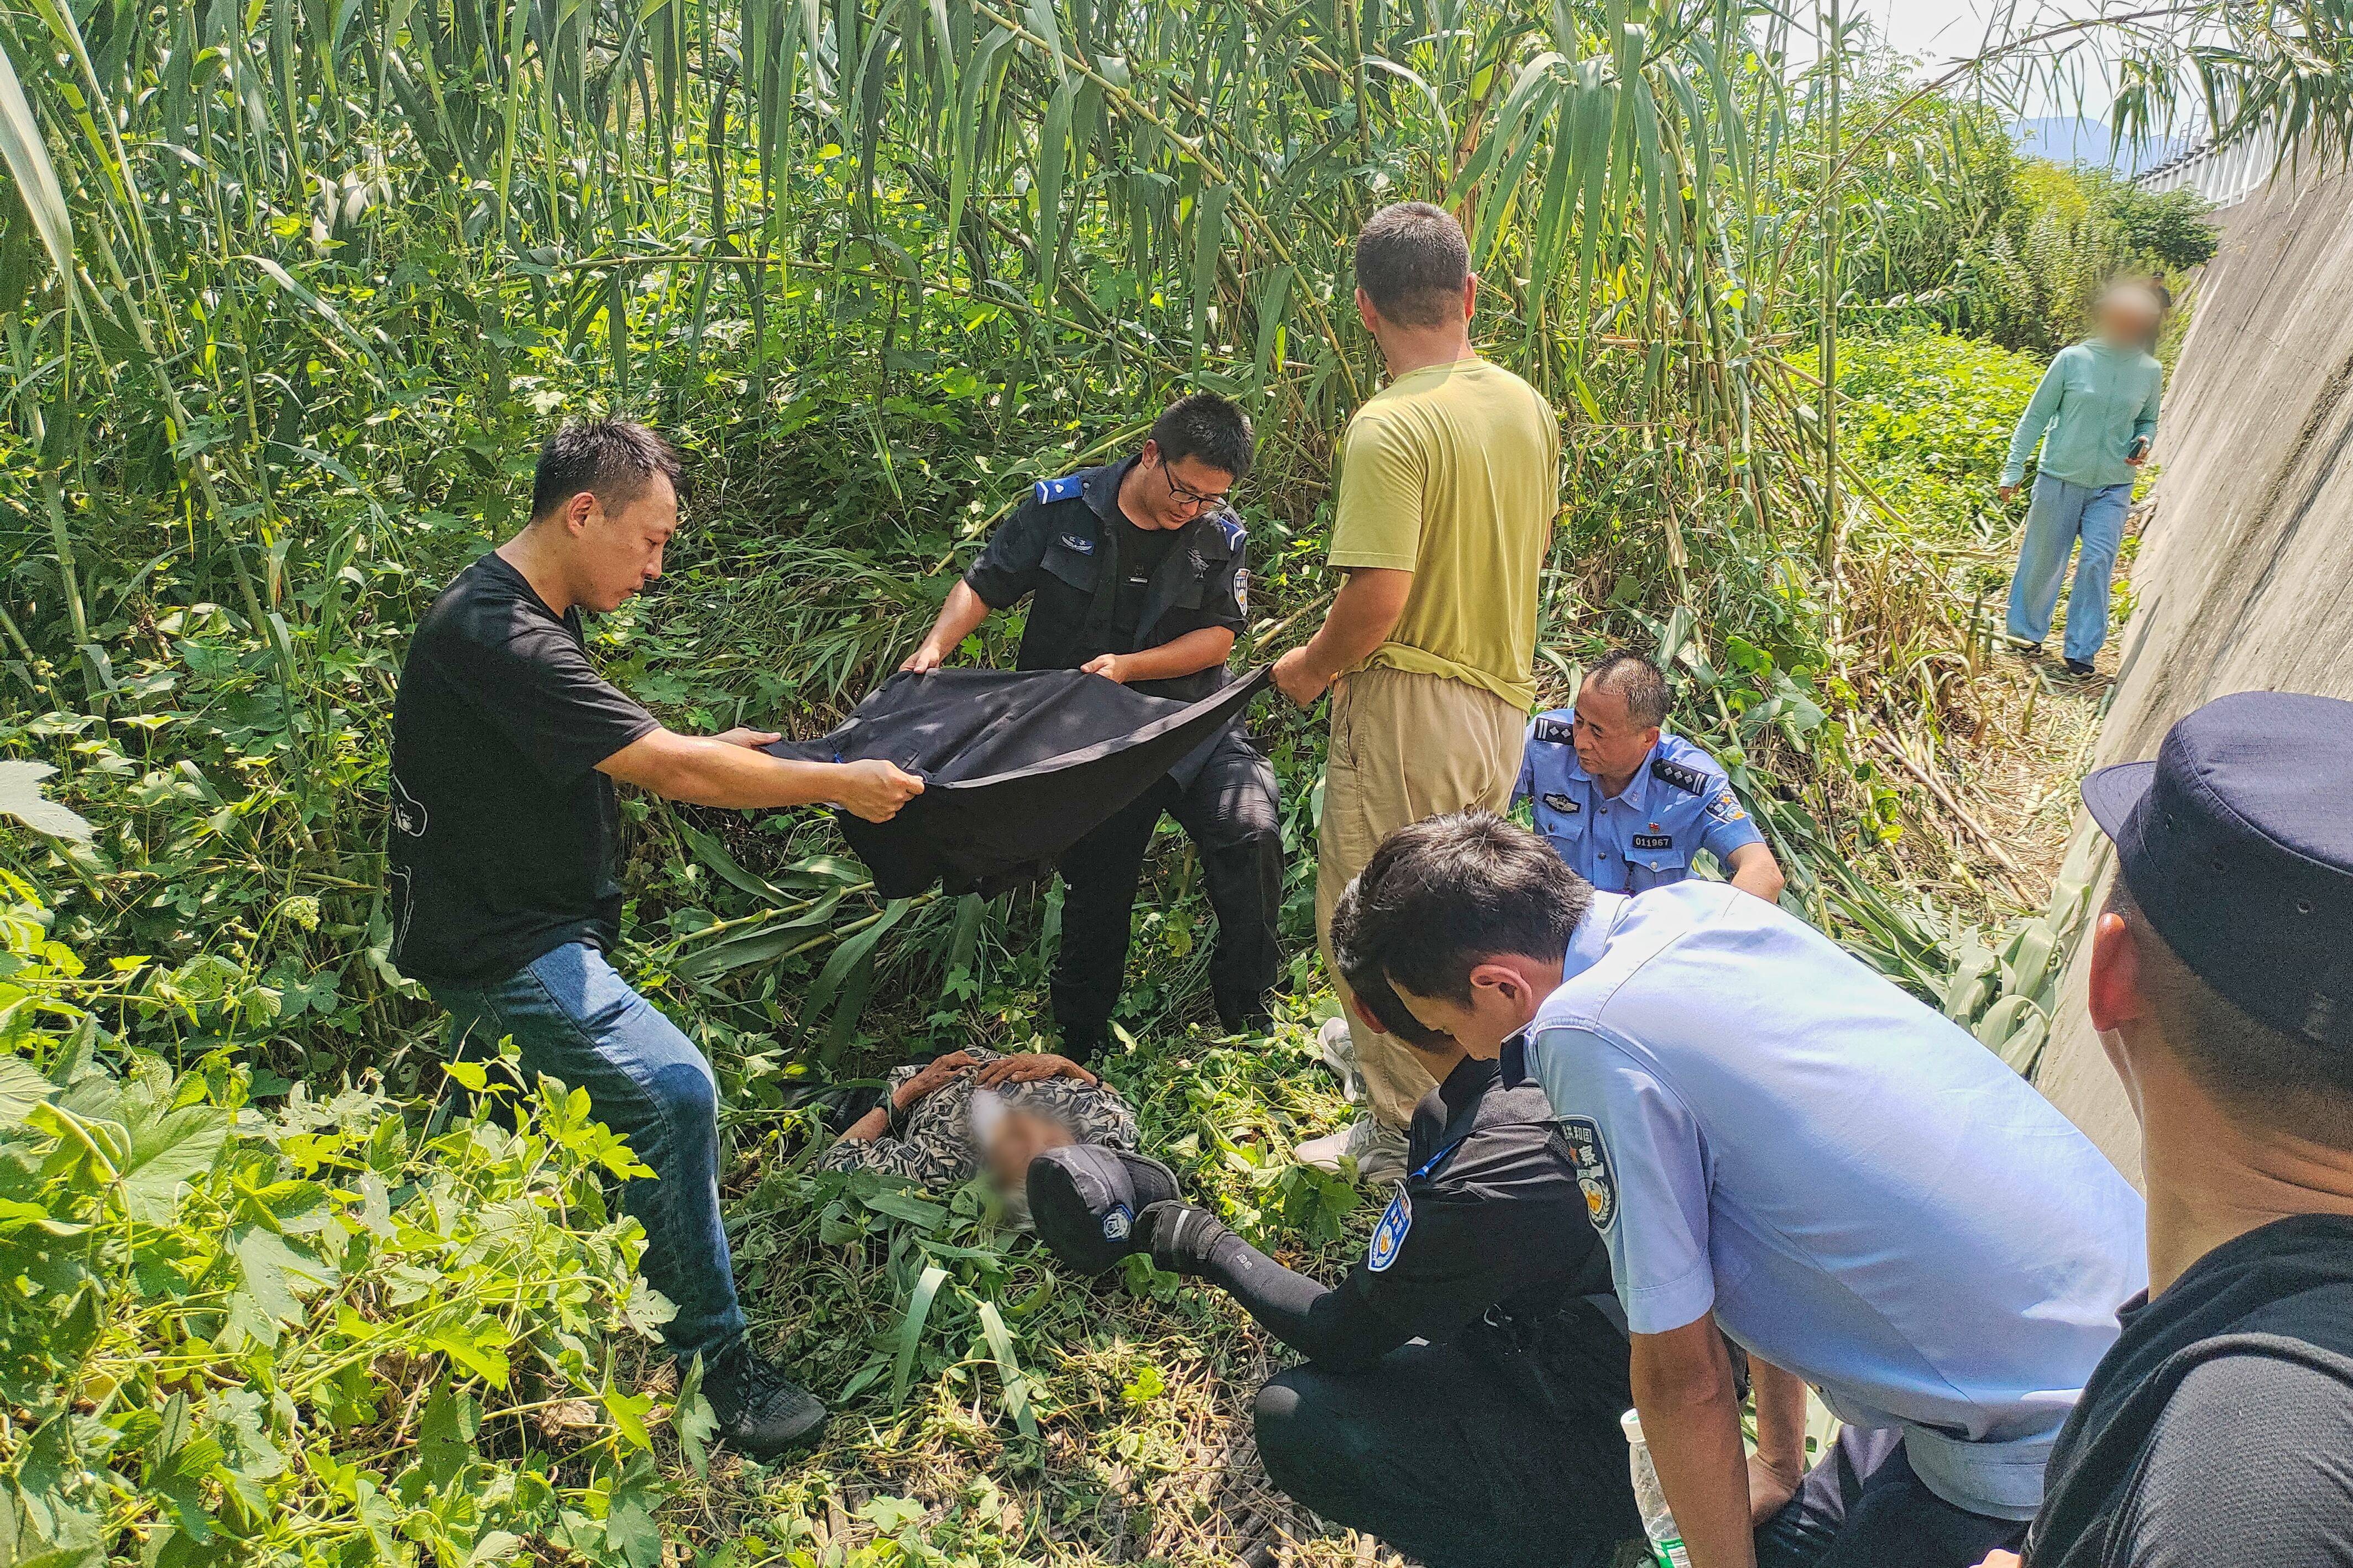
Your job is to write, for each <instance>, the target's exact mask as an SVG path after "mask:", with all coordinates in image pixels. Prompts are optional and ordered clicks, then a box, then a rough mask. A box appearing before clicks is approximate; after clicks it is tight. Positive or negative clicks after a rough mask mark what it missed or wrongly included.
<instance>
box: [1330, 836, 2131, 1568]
mask: <svg viewBox="0 0 2353 1568" xmlns="http://www.w3.org/2000/svg"><path fill="white" fill-rule="evenodd" d="M1357 900H1358V903H1357V911H1356V948H1357V951H1358V957H1359V961H1360V962H1366V963H1373V962H1377V963H1378V964H1379V967H1380V968H1381V970H1382V971H1383V973H1386V974H1387V975H1388V979H1389V982H1390V984H1391V985H1392V987H1393V988H1394V989H1395V990H1396V991H1397V992H1398V995H1399V997H1400V999H1401V1000H1402V1001H1403V1003H1404V1004H1405V1005H1406V1007H1407V1008H1408V1009H1409V1010H1410V1011H1411V1012H1412V1013H1413V1014H1414V1015H1415V1016H1417V1017H1418V1018H1419V1019H1420V1021H1421V1022H1422V1023H1423V1024H1424V1025H1425V1026H1428V1027H1430V1028H1433V1029H1441V1030H1444V1031H1446V1032H1448V1033H1450V1034H1451V1035H1452V1036H1453V1037H1455V1039H1456V1040H1457V1041H1458V1042H1460V1043H1461V1046H1462V1047H1463V1048H1464V1049H1465V1050H1467V1051H1469V1052H1470V1053H1472V1055H1473V1056H1474V1057H1488V1056H1498V1055H1500V1056H1502V1057H1504V1078H1505V1079H1506V1080H1508V1079H1511V1078H1512V1077H1513V1076H1514V1068H1515V1065H1517V1064H1515V1062H1514V1059H1513V1058H1515V1057H1516V1058H1524V1062H1525V1070H1527V1071H1528V1072H1529V1073H1530V1074H1531V1075H1532V1076H1534V1077H1535V1079H1538V1080H1539V1081H1540V1082H1542V1083H1543V1085H1544V1088H1545V1096H1546V1100H1548V1101H1550V1103H1551V1106H1552V1110H1553V1113H1554V1115H1556V1117H1558V1118H1559V1122H1558V1126H1559V1131H1560V1134H1561V1136H1562V1137H1563V1138H1564V1139H1565V1140H1566V1142H1567V1146H1568V1151H1569V1155H1570V1157H1571V1159H1572V1160H1573V1161H1574V1162H1575V1163H1576V1164H1577V1170H1578V1182H1579V1185H1580V1186H1582V1187H1583V1188H1584V1191H1585V1196H1586V1202H1587V1206H1588V1210H1589V1211H1590V1213H1591V1215H1592V1219H1593V1224H1594V1227H1595V1228H1596V1229H1597V1230H1599V1232H1600V1233H1601V1238H1602V1241H1603V1243H1604V1244H1605V1245H1606V1246H1607V1247H1608V1248H1609V1264H1610V1273H1611V1276H1612V1280H1613V1283H1614V1284H1615V1286H1616V1289H1617V1294H1618V1300H1619V1301H1620V1304H1621V1305H1622V1306H1623V1307H1624V1308H1625V1311H1626V1321H1627V1326H1628V1329H1629V1330H1630V1333H1631V1335H1632V1340H1633V1363H1632V1383H1633V1394H1634V1405H1635V1407H1636V1408H1637V1409H1638V1410H1639V1411H1640V1412H1641V1421H1642V1431H1643V1433H1644V1435H1645V1436H1646V1437H1647V1439H1648V1441H1649V1443H1650V1447H1651V1458H1652V1460H1653V1461H1654V1462H1655V1464H1656V1465H1657V1467H1658V1474H1659V1479H1660V1483H1661V1485H1662V1488H1663V1489H1664V1490H1665V1493H1666V1500H1667V1503H1668V1505H1669V1507H1670V1508H1671V1509H1672V1511H1673V1514H1674V1522H1675V1524H1676V1526H1677V1527H1678V1530H1679V1532H1680V1533H1681V1535H1682V1538H1683V1545H1684V1547H1685V1548H1686V1549H1687V1551H1688V1552H1689V1560H1690V1562H1691V1563H1692V1565H1693V1568H1750V1565H1751V1564H1763V1565H1765V1568H1813V1565H1814V1564H1829V1563H1835V1564H1837V1565H1838V1568H1970V1565H1972V1564H1975V1563H1978V1562H1979V1561H1980V1560H1981V1559H1982V1558H1983V1557H1984V1556H1985V1555H1986V1553H1987V1552H1989V1551H1991V1550H1994V1549H1998V1548H2006V1547H2012V1546H2014V1545H2015V1544H2016V1543H2017V1542H2019V1540H2020V1539H2021V1536H2022V1535H2023V1533H2024V1531H2025V1529H2026V1521H2028V1520H2029V1519H2031V1517H2032V1516H2033V1513H2034V1510H2035V1506H2036V1504H2037V1503H2038V1502H2039V1501H2040V1500H2041V1499H2042V1472H2043V1468H2044V1465H2045V1463H2046V1461H2047V1460H2048V1459H2049V1458H2050V1455H2051V1451H2052V1445H2053V1443H2054V1441H2055V1440H2056V1438H2057V1436H2058V1434H2059V1429H2060V1426H2061V1425H2062V1424H2063V1422H2064V1421H2065V1420H2066V1417H2067V1414H2068V1411H2069V1410H2070V1409H2071V1408H2073V1405H2074V1403H2075V1400H2076V1398H2077V1396H2078V1394H2080V1393H2081V1392H2082V1390H2083V1389H2084V1384H2085V1381H2086V1379H2088V1378H2089V1377H2090V1375H2091V1373H2092V1370H2093V1368H2094V1365H2095V1364H2096V1363H2098V1361H2099V1359H2100V1357H2101V1355H2102V1353H2103V1352H2105V1351H2106V1350H2107V1348H2108V1346H2109V1345H2111V1344H2112V1343H2114V1342H2115V1341H2116V1308H2117V1307H2118V1305H2119V1304H2121V1303H2122V1302H2123V1301H2125V1300H2126V1299H2127V1298H2128V1297H2130V1296H2131V1295H2133V1293H2134V1292H2136V1291H2137V1290H2139V1289H2141V1288H2142V1287H2143V1286H2144V1284H2145V1283H2146V1282H2147V1264H2146V1262H2145V1261H2144V1259H2143V1256H2142V1248H2141V1237H2142V1225H2143V1211H2142V1205H2141V1201H2140V1197H2139V1195H2138V1194H2136V1193H2135V1192H2134V1191H2133V1190H2132V1188H2131V1187H2130V1186H2128V1185H2126V1182H2125V1179H2124V1178H2123V1177H2122V1176H2121V1175H2119V1174H2118V1173H2116V1168H2115V1167H2114V1166H2113V1165H2111V1164H2109V1163H2108V1162H2107V1161H2106V1159H2105V1158H2104V1157H2103V1156H2102V1155H2101V1153H2100V1152H2099V1151H2098V1150H2097V1149H2095V1148H2094V1147H2093V1145H2092V1143H2091V1142H2090V1141H2089V1140H2088V1139H2086V1138H2084V1135H2083V1134H2082V1133H2081V1132H2079V1131H2076V1130H2075V1128H2074V1127H2073V1125H2071V1124H2070V1123H2069V1122H2068V1121H2067V1119H2066V1118H2065V1117H2063V1116H2062V1115H2061V1114H2060V1113H2059V1112H2058V1110H2056V1109H2054V1108H2053V1107H2052V1105H2051V1103H2050V1102H2049V1101H2048V1100H2044V1099H2043V1098H2042V1096H2041V1095H2039V1094H2037V1093H2036V1092H2035V1091H2034V1089H2033V1088H2032V1087H2031V1085H2029V1084H2028V1083H2027V1082H2026V1081H2025V1080H2024V1079H2021V1078H2020V1077H2019V1076H2018V1075H2017V1074H2015V1073H2013V1072H2011V1071H2010V1069H2009V1068H2007V1067H2004V1066H2003V1065H2002V1063H2001V1061H2000V1058H1997V1057H1995V1056H1994V1055H1993V1054H1992V1053H1991V1052H1989V1051H1988V1050H1987V1049H1986V1048H1985V1047H1982V1046H1980V1045H1979V1044H1978V1042H1977V1041H1976V1040H1974V1039H1972V1038H1971V1037H1969V1036H1968V1034H1967V1033H1966V1032H1964V1031H1963V1030H1962V1029H1961V1028H1960V1027H1959V1026H1957V1025H1955V1024H1953V1023H1952V1022H1950V1021H1949V1020H1947V1018H1945V1017H1944V1016H1941V1015H1940V1014H1937V1013H1936V1012H1934V1011H1932V1010H1931V1009H1930V1008H1928V1007H1926V1006H1925V1005H1922V1004H1921V1003H1919V1002H1917V1001H1915V1000H1914V999H1913V998H1912V997H1910V996H1908V995H1906V994H1905V993H1904V992H1903V991H1901V990H1899V989H1897V988H1896V987H1895V986H1894V985H1893V984H1889V983H1888V982H1887V981H1886V980H1885V979H1883V978H1882V977H1881V976H1880V975H1878V974H1876V973H1873V971H1871V970H1870V969H1868V968H1866V967H1865V966H1864V965H1863V964H1862V963H1859V962H1857V961H1856V960H1855V959H1854V958H1852V956H1850V955H1849V954H1848V953H1847V952H1845V951H1844V950H1843V949H1841V947H1839V945H1838V944H1837V943H1835V942H1831V940H1830V939H1829V938H1828V937H1825V936H1823V935H1822V934H1821V933H1820V932H1819V931H1815V930H1814V929H1813V928H1812V927H1810V926H1809V925H1807V924H1805V923H1804V922H1803V921H1799V920H1796V919H1794V918H1792V917H1791V916H1789V915H1788V914H1785V913H1783V912H1782V911H1781V910H1779V909H1778V908H1776V907H1775V906H1773V905H1770V904H1767V903H1766V902H1765V901H1764V900H1761V899H1751V898H1743V897H1739V896H1736V894H1734V893H1733V892H1732V891H1731V890H1729V889H1725V888H1724V887H1722V886H1721V885H1716V884H1710V883H1704V882H1683V883H1679V884H1677V885H1675V886H1672V887H1666V888H1658V889H1652V890H1651V891H1650V892H1647V893H1639V894H1635V895H1633V896H1631V897H1628V896H1626V895H1623V894H1618V893H1600V892H1596V891H1594V890H1593V889H1592V888H1590V887H1588V885H1587V884H1586V883H1585V882H1584V881H1583V879H1580V878H1578V877H1577V876H1576V875H1575V874H1574V873H1573V872H1571V871H1569V870H1568V868H1567V867H1565V866H1564V865H1562V864H1561V862H1560V859H1559V858H1558V857H1556V856H1555V855H1553V854H1552V853H1551V852H1549V851H1548V850H1546V848H1545V847H1544V846H1543V845H1542V844H1540V843H1538V842H1537V840H1536V839H1535V837H1534V836H1532V835H1530V834H1528V833H1526V832H1525V831H1524V830H1522V829H1520V828H1518V827H1516V826H1513V825H1511V824H1510V823H1507V822H1504V821H1503V820H1501V819H1500V818H1497V817H1493V816H1484V815H1481V814H1470V813H1466V814H1462V815H1459V816H1439V817H1431V818H1430V819H1428V820H1426V821H1423V822H1419V823H1417V824H1415V825H1414V826H1410V827H1408V828H1404V829H1401V830H1400V831H1398V832H1397V833H1395V834H1392V835H1391V836H1390V837H1389V838H1388V841H1387V842H1386V843H1384V844H1383V845H1382V846H1381V847H1380V849H1379V850H1378V851H1377V852H1376V853H1375V855H1374V856H1373V858H1372V861H1371V863H1370V864H1368V865H1367V866H1366V868H1365V870H1364V872H1363V873H1362V875H1361V876H1360V878H1359V879H1358V881H1357ZM1507 1043H1508V1044H1510V1045H1511V1047H1512V1048H1511V1049H1508V1050H1507V1049H1506V1046H1507ZM1719 1330H1720V1331H1721V1333H1719ZM1726 1336H1728V1337H1729V1338H1731V1339H1732V1340H1734V1341H1736V1342H1738V1343H1739V1344H1741V1345H1742V1346H1744V1347H1745V1348H1746V1350H1747V1352H1748V1354H1749V1370H1750V1375H1751V1378H1752V1379H1753V1381H1754V1384H1755V1387H1756V1391H1757V1453H1756V1456H1755V1458H1753V1459H1751V1458H1748V1457H1747V1456H1746V1454H1745V1453H1744V1451H1743V1446H1742V1441H1741V1430H1740V1408H1739V1400H1738V1397H1737V1395H1736V1393H1735V1384H1734V1380H1733V1375H1732V1370H1731V1367H1730V1365H1729V1363H1728V1361H1727V1358H1726V1356H1725V1348H1724V1340H1725V1337H1726ZM1808 1384H1811V1385H1812V1386H1813V1387H1814V1388H1816V1389H1818V1390H1819V1391H1820V1394H1821V1396H1822V1400H1823V1403H1825V1404H1826V1405H1829V1406H1830V1408H1831V1410H1832V1411H1833V1412H1834V1413H1835V1414H1836V1415H1839V1417H1840V1418H1841V1420H1842V1421H1844V1422H1845V1423H1846V1428H1845V1430H1844V1432H1843V1433H1842V1434H1841V1436H1840V1437H1839V1440H1838V1442H1837V1444H1836V1445H1835V1447H1833V1449H1832V1450H1831V1452H1830V1453H1829V1454H1827V1455H1825V1456H1824V1457H1823V1458H1822V1460H1821V1462H1820V1465H1818V1466H1817V1467H1815V1468H1814V1469H1813V1470H1812V1472H1811V1473H1810V1474H1801V1471H1802V1470H1803V1466H1804V1451H1805V1450H1804V1439H1805V1391H1806V1386H1807V1385H1808Z"/></svg>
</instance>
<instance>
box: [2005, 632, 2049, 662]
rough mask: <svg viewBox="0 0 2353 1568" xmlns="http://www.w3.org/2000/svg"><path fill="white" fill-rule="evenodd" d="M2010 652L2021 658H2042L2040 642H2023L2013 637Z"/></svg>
mask: <svg viewBox="0 0 2353 1568" xmlns="http://www.w3.org/2000/svg"><path fill="white" fill-rule="evenodd" d="M2010 652H2012V653H2014V654H2016V655H2018V657H2019V658H2042V644H2041V643H2039V642H2021V641H2019V640H2018V639H2017V638H2016V637H2012V638H2010Z"/></svg>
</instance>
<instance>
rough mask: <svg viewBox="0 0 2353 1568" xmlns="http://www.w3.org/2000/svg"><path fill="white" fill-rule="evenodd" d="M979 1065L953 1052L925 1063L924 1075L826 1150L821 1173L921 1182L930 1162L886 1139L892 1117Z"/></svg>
mask: <svg viewBox="0 0 2353 1568" xmlns="http://www.w3.org/2000/svg"><path fill="white" fill-rule="evenodd" d="M977 1065H978V1064H977V1063H976V1062H975V1061H974V1060H973V1058H972V1057H971V1056H970V1055H968V1054H967V1053H965V1052H964V1051H951V1052H949V1053H948V1054H947V1055H946V1056H944V1057H941V1058H937V1059H936V1060H934V1061H932V1062H929V1063H926V1064H925V1065H924V1067H923V1070H922V1071H920V1072H917V1073H914V1074H913V1075H912V1076H911V1077H909V1078H908V1079H907V1080H906V1081H905V1082H903V1083H902V1084H899V1085H897V1086H896V1087H894V1088H893V1089H892V1090H891V1092H890V1093H889V1094H887V1095H885V1096H884V1097H883V1098H884V1100H886V1102H887V1103H885V1104H882V1105H878V1106H876V1107H875V1108H874V1109H873V1110H870V1111H868V1112H867V1113H866V1114H865V1115H863V1116H861V1117H860V1118H859V1119H858V1120H857V1121H853V1122H851V1123H850V1124H849V1127H848V1128H846V1129H844V1130H843V1131H842V1134H841V1136H840V1138H839V1139H838V1140H837V1141H836V1142H835V1143H834V1145H833V1147H832V1148H830V1149H828V1150H827V1151H826V1152H825V1155H824V1157H823V1158H822V1159H820V1160H819V1161H818V1169H819V1170H821V1171H853V1170H867V1171H882V1172H885V1173H889V1174H892V1175H900V1176H907V1177H910V1178H913V1179H921V1178H922V1177H923V1175H924V1174H925V1173H927V1172H928V1171H929V1169H930V1161H929V1160H928V1159H927V1158H926V1157H925V1156H924V1155H923V1153H922V1152H921V1151H919V1150H915V1149H912V1148H910V1147H909V1146H908V1145H906V1144H905V1143H903V1142H901V1141H900V1140H898V1139H896V1138H885V1137H884V1136H883V1134H884V1133H886V1132H888V1131H891V1121H892V1113H893V1111H897V1112H901V1113H903V1112H905V1111H906V1110H908V1109H909V1108H911V1107H912V1106H913V1105H914V1104H915V1102H916V1101H918V1100H922V1099H923V1097H924V1096H925V1095H928V1094H931V1093H933V1092H934V1091H935V1090H937V1089H942V1088H944V1087H945V1086H946V1085H947V1084H948V1083H949V1082H951V1081H952V1080H953V1079H955V1077H956V1075H957V1074H959V1073H962V1072H964V1071H965V1070H967V1069H968V1068H973V1067H976V1066H977ZM901 1070H902V1071H904V1070H905V1069H903V1068H902V1069H901Z"/></svg>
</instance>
